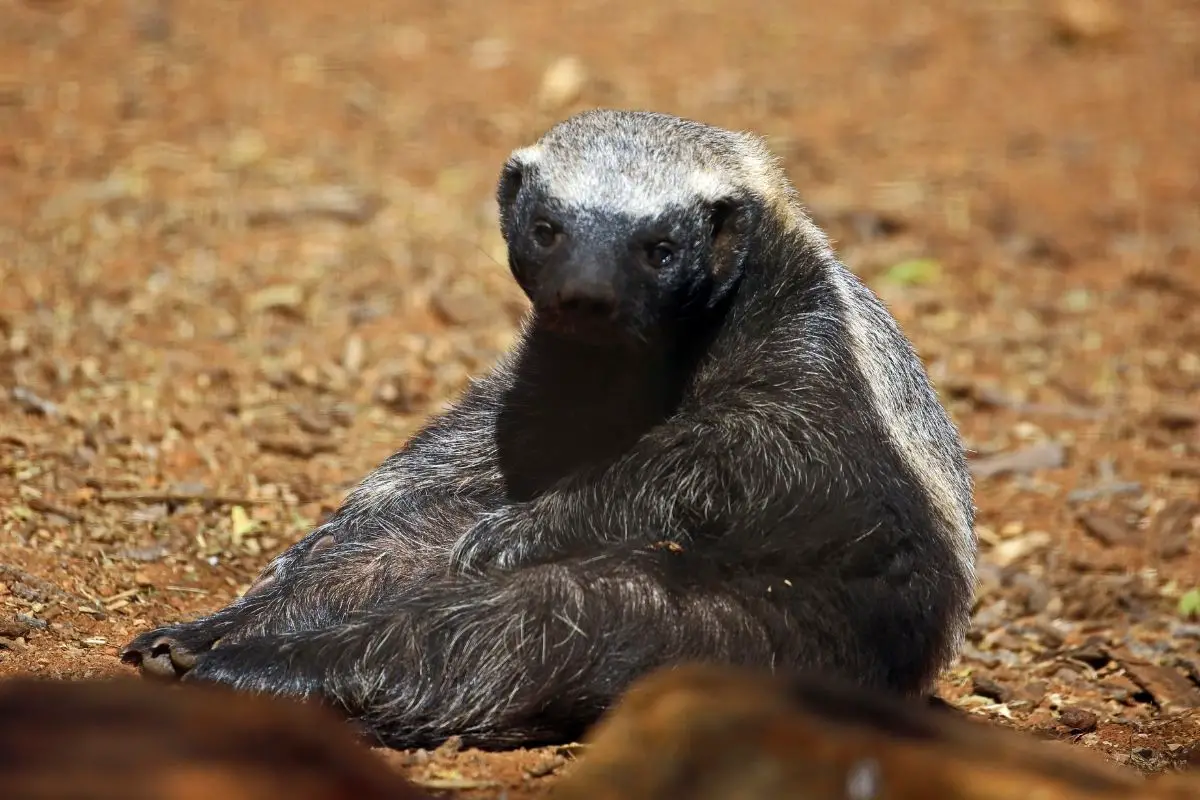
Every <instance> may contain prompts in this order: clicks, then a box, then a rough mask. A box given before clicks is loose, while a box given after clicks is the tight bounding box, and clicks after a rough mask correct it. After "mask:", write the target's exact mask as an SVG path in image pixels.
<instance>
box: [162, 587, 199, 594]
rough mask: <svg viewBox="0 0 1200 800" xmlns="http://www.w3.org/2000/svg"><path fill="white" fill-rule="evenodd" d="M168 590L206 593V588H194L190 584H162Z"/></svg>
mask: <svg viewBox="0 0 1200 800" xmlns="http://www.w3.org/2000/svg"><path fill="white" fill-rule="evenodd" d="M163 588H164V589H166V590H167V591H168V592H187V593H188V594H208V590H207V589H196V588H193V587H191V586H164V587H163Z"/></svg>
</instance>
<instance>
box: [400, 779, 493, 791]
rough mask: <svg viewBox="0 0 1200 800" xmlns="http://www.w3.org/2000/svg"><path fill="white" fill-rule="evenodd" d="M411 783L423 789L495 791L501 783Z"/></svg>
mask: <svg viewBox="0 0 1200 800" xmlns="http://www.w3.org/2000/svg"><path fill="white" fill-rule="evenodd" d="M409 781H411V782H412V783H413V784H414V785H416V786H420V787H421V788H422V789H451V790H453V789H459V790H463V789H494V788H496V787H497V786H499V785H500V783H499V781H477V780H471V779H470V778H425V779H424V780H419V779H416V778H409Z"/></svg>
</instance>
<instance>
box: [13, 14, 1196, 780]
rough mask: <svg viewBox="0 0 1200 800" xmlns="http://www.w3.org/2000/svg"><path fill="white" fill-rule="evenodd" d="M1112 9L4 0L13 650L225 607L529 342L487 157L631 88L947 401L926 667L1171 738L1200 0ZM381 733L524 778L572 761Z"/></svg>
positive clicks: (55, 671)
mask: <svg viewBox="0 0 1200 800" xmlns="http://www.w3.org/2000/svg"><path fill="white" fill-rule="evenodd" d="M835 6H836V8H835ZM1125 7H1126V6H1125V4H1122V3H1117V2H1115V0H1090V1H1089V0H1073V1H1071V2H1047V0H1005V2H982V0H959V1H957V2H954V1H952V0H925V1H924V2H909V3H897V2H894V1H893V0H847V1H846V2H842V3H840V4H830V3H825V2H816V1H815V0H759V1H758V2H753V3H738V4H734V5H730V4H728V3H717V2H712V1H711V0H688V2H686V3H685V2H679V3H667V2H647V0H638V1H637V2H607V3H605V2H597V1H596V0H575V1H574V2H564V1H563V0H555V2H547V0H522V2H520V3H518V2H515V1H514V2H491V3H479V2H475V1H474V0H471V2H467V1H466V0H340V1H339V2H337V3H322V2H317V1H316V0H290V2H287V3H282V2H280V3H266V2H257V3H256V2H248V1H247V2H235V1H234V0H176V2H167V0H160V1H159V2H153V1H151V0H140V1H139V0H129V1H127V2H115V0H55V1H52V0H39V1H37V2H35V1H34V0H23V1H18V0H0V675H14V674H18V673H24V672H33V673H37V674H40V675H44V676H52V677H64V678H67V677H81V676H89V675H97V674H104V673H113V672H123V671H124V670H123V668H122V667H121V666H120V665H119V664H118V663H117V660H116V658H115V654H116V651H117V648H118V647H119V646H120V645H122V644H123V643H124V642H126V641H127V640H128V639H129V638H130V637H131V636H132V635H134V633H136V632H137V631H139V630H141V629H143V628H145V627H146V626H149V625H153V624H158V623H163V622H168V621H171V620H176V619H179V618H182V617H189V616H192V615H195V614H198V613H201V612H205V611H209V610H212V609H215V608H217V607H218V606H220V605H223V604H224V603H226V602H227V601H229V600H230V599H231V598H233V597H234V596H235V594H236V593H237V592H238V591H239V590H241V589H243V588H244V587H245V586H246V584H247V583H248V582H249V580H250V579H251V578H252V576H253V575H254V574H255V573H256V571H257V570H258V569H259V568H260V567H261V566H262V565H263V564H264V563H265V562H266V561H267V559H268V558H269V557H270V556H272V555H273V554H275V553H276V552H278V551H279V550H280V549H282V548H283V547H285V546H286V545H287V544H288V543H290V542H292V541H294V540H295V539H297V538H298V537H300V536H301V535H302V534H303V533H304V532H306V531H307V530H308V529H309V528H310V526H312V525H313V524H314V523H315V522H316V521H317V520H318V519H319V518H320V517H321V516H322V515H323V514H326V513H328V512H329V511H330V510H331V509H333V508H334V507H335V506H336V505H337V504H338V502H339V500H340V499H341V498H342V497H343V495H344V493H345V492H346V491H347V489H348V488H349V487H350V486H352V485H353V483H354V482H355V481H357V480H358V479H359V478H361V477H362V476H364V475H365V474H366V473H367V472H368V471H369V470H370V469H371V468H372V467H374V466H375V465H376V464H377V463H378V462H379V461H380V460H381V459H382V458H383V457H384V456H386V455H387V454H388V453H390V452H391V451H392V450H394V449H395V448H396V447H397V446H398V445H399V444H400V443H401V442H402V441H403V440H404V439H405V437H406V436H408V435H409V434H410V433H411V432H412V431H413V430H414V428H415V426H417V425H419V424H420V423H421V421H422V420H423V419H424V418H425V417H426V415H428V414H429V413H430V412H431V411H433V410H435V409H436V408H438V407H439V405H440V404H441V403H443V402H444V401H446V400H447V399H449V398H451V397H453V395H454V394H455V393H456V392H457V391H458V390H459V389H461V388H462V386H463V385H464V381H465V380H466V378H467V376H468V375H470V374H471V373H475V372H479V371H481V370H483V369H485V368H486V367H487V366H488V365H489V364H490V363H491V362H492V360H493V359H494V358H495V357H496V356H497V355H498V354H499V353H500V352H501V351H502V350H503V349H504V348H505V347H506V346H507V343H508V342H509V338H510V336H511V334H512V331H513V328H514V324H515V322H516V321H517V319H518V318H519V315H520V314H521V312H522V310H523V308H524V301H523V298H522V297H521V296H520V294H519V292H518V291H517V289H516V287H515V285H514V284H513V283H512V282H511V279H510V277H509V275H508V273H507V270H506V268H505V267H504V266H503V264H504V254H503V250H502V247H501V241H500V238H499V234H498V232H497V230H496V224H495V219H494V203H493V201H492V199H491V193H492V189H493V185H494V181H495V179H496V176H497V174H498V171H499V169H500V165H501V163H502V162H503V159H504V158H505V156H506V155H507V153H508V151H509V150H510V149H511V148H513V147H515V146H518V145H522V144H525V143H528V142H529V141H531V140H532V139H533V138H534V137H535V136H536V135H537V134H538V133H540V132H541V131H542V130H543V129H544V128H546V127H547V126H549V125H550V124H552V123H553V122H554V121H556V120H557V119H559V118H561V117H563V116H565V115H567V114H569V113H571V112H572V111H575V110H578V109H581V108H584V107H587V106H592V105H619V106H640V107H652V108H656V109H660V110H666V111H671V112H675V113H679V114H683V115H686V116H692V117H697V118H701V119H704V120H706V121H710V122H713V123H717V124H721V125H725V126H731V127H739V128H750V129H754V130H757V131H759V132H761V133H763V134H766V135H767V136H769V137H770V138H771V140H772V143H773V146H774V147H775V148H776V150H777V152H779V153H780V154H781V155H782V156H783V157H784V158H785V159H786V164H787V167H788V170H789V172H790V174H791V175H792V177H793V178H794V180H795V181H796V182H797V185H798V186H799V188H800V190H801V192H802V195H803V196H804V197H805V198H806V200H807V202H808V203H809V205H810V207H811V209H812V211H813V213H814V215H815V216H816V218H817V220H818V221H819V222H820V223H821V224H823V225H825V226H826V227H827V228H828V229H829V230H830V231H831V233H832V234H833V235H834V236H835V237H836V240H837V244H838V246H839V248H840V250H841V252H842V254H843V255H844V257H845V259H846V260H847V261H848V263H849V264H850V265H851V266H852V267H853V268H854V269H855V270H856V271H857V272H858V273H859V274H860V275H862V276H864V277H865V278H866V279H867V280H868V281H869V282H870V284H871V285H872V286H873V287H875V288H876V289H877V290H878V291H879V292H880V293H881V294H882V295H883V296H884V297H885V299H886V300H887V301H888V303H889V304H890V306H891V308H892V309H893V310H894V312H895V313H896V315H897V316H898V317H899V319H900V321H901V323H902V324H903V325H904V327H905V329H906V331H907V332H908V333H909V334H910V336H911V337H912V338H913V340H914V341H915V343H916V344H917V346H918V348H919V350H920V352H921V354H922V356H923V357H924V358H925V360H926V362H927V364H928V365H929V368H930V370H931V371H932V374H933V375H934V377H935V379H936V380H937V381H938V384H939V388H940V390H941V392H942V393H943V396H944V398H945V401H946V403H947V404H948V406H949V407H950V408H951V410H952V412H953V414H954V416H955V418H956V420H957V421H958V422H959V423H960V425H961V426H962V429H963V431H964V434H965V435H966V437H967V439H968V442H969V444H970V446H971V447H972V449H973V457H974V459H975V461H974V463H975V468H976V470H977V478H978V490H977V495H978V499H977V502H978V505H979V509H980V517H979V535H980V537H981V540H982V550H983V552H982V557H981V565H980V586H979V602H978V608H977V612H976V626H975V629H974V630H973V631H972V634H971V637H970V641H969V643H968V645H967V647H966V648H965V651H964V653H963V656H962V659H961V661H960V663H959V664H958V665H956V667H955V668H954V669H952V670H951V671H949V672H948V673H947V675H946V676H945V680H944V681H943V683H942V691H943V693H944V696H945V697H946V698H947V699H949V700H951V701H952V702H954V703H955V704H957V705H959V706H961V707H963V708H965V709H969V710H972V711H974V712H976V713H978V714H981V715H984V716H986V717H989V718H992V719H995V720H996V721H997V722H998V723H1001V724H1007V725H1014V726H1017V727H1019V728H1024V729H1029V730H1032V731H1036V732H1038V733H1039V734H1041V735H1045V736H1053V737H1057V738H1066V737H1074V738H1077V739H1078V740H1079V743H1080V746H1084V747H1089V748H1095V749H1096V750H1098V751H1100V752H1102V753H1103V754H1105V755H1106V756H1107V757H1109V758H1111V759H1113V760H1116V761H1120V762H1125V763H1130V764H1132V765H1133V766H1135V767H1138V768H1141V769H1145V770H1162V769H1168V768H1170V767H1172V765H1174V764H1178V763H1182V762H1183V761H1184V760H1185V759H1186V758H1187V757H1188V754H1189V752H1194V749H1195V748H1196V742H1197V740H1198V739H1200V712H1198V711H1197V710H1196V709H1197V707H1200V656H1198V655H1197V653H1198V652H1200V620H1197V619H1196V618H1195V613H1196V612H1195V611H1194V609H1195V607H1196V606H1198V605H1200V598H1197V596H1196V595H1195V594H1192V595H1188V594H1187V593H1188V592H1189V591H1191V590H1195V589H1196V588H1197V587H1198V586H1200V311H1198V310H1197V308H1198V304H1200V178H1198V175H1200V136H1197V135H1196V131H1198V130H1200V6H1197V4H1196V3H1195V2H1191V0H1145V2H1143V3H1140V4H1138V10H1137V13H1136V14H1135V13H1132V12H1124V11H1122V9H1123V8H1125ZM1189 609H1192V610H1191V611H1190V613H1189ZM389 758H390V759H391V760H392V761H393V762H394V763H396V764H397V766H398V767H400V768H402V769H403V770H404V771H405V772H406V773H407V774H409V775H410V776H411V777H413V778H414V779H415V780H417V781H419V782H422V783H424V784H426V785H432V786H458V787H460V789H466V788H467V787H472V786H474V787H476V788H475V789H474V790H467V791H463V792H462V796H464V797H468V796H484V795H487V794H489V793H490V794H494V793H495V792H496V791H497V790H500V789H502V790H506V791H507V792H508V796H509V797H512V798H518V797H533V796H537V795H539V794H541V793H543V792H544V791H545V790H546V788H547V787H548V786H549V785H550V784H551V783H552V782H553V780H554V775H555V774H556V773H558V772H561V770H562V768H563V767H564V765H567V762H568V761H569V759H570V756H569V754H566V753H564V752H563V751H558V750H545V751H536V752H518V753H514V754H501V755H483V754H479V753H474V752H462V753H454V752H447V751H443V752H438V753H435V754H428V753H415V754H393V755H390V756H389ZM568 768H569V767H568Z"/></svg>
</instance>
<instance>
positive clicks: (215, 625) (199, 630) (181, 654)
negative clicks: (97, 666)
mask: <svg viewBox="0 0 1200 800" xmlns="http://www.w3.org/2000/svg"><path fill="white" fill-rule="evenodd" d="M223 633H224V630H223V626H222V625H221V624H220V623H219V622H216V621H208V620H198V621H196V622H190V623H184V624H181V625H168V626H165V627H162V628H156V629H155V630H152V631H147V632H146V633H143V634H142V635H141V636H138V637H137V638H136V639H134V640H133V641H131V642H130V643H129V644H127V645H125V647H123V648H122V649H121V652H120V658H121V661H122V662H123V663H125V664H131V665H133V666H135V667H137V668H138V669H139V670H141V672H142V674H143V675H146V676H148V677H152V678H162V679H166V680H176V679H178V678H180V677H182V676H183V675H184V674H186V673H187V672H188V670H190V669H192V667H194V666H195V665H196V660H197V659H198V658H199V657H200V656H201V655H203V654H204V653H207V652H208V651H209V650H211V649H212V648H213V646H214V645H215V644H216V643H217V641H219V640H220V638H221V636H222V635H223Z"/></svg>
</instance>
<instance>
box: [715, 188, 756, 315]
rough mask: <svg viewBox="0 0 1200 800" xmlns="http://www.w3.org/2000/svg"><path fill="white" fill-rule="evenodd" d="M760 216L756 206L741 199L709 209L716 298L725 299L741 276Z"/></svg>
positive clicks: (722, 201) (729, 200) (727, 200)
mask: <svg viewBox="0 0 1200 800" xmlns="http://www.w3.org/2000/svg"><path fill="white" fill-rule="evenodd" d="M759 213H760V211H759V208H758V206H757V204H755V203H754V202H753V201H750V200H747V199H744V198H740V197H727V198H722V199H721V200H717V201H716V202H714V203H713V204H712V205H711V206H710V207H709V223H710V226H711V227H710V231H711V233H710V235H711V237H712V240H711V245H712V277H713V281H714V283H715V285H716V287H715V288H716V291H715V292H714V297H721V296H723V295H724V294H725V292H727V291H728V290H729V288H730V287H731V286H732V285H733V284H734V283H736V282H737V279H738V278H740V277H741V275H742V271H743V269H744V268H745V261H746V254H747V250H748V247H749V241H750V239H751V234H752V232H753V231H754V230H755V229H756V228H757V227H758V219H759Z"/></svg>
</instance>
